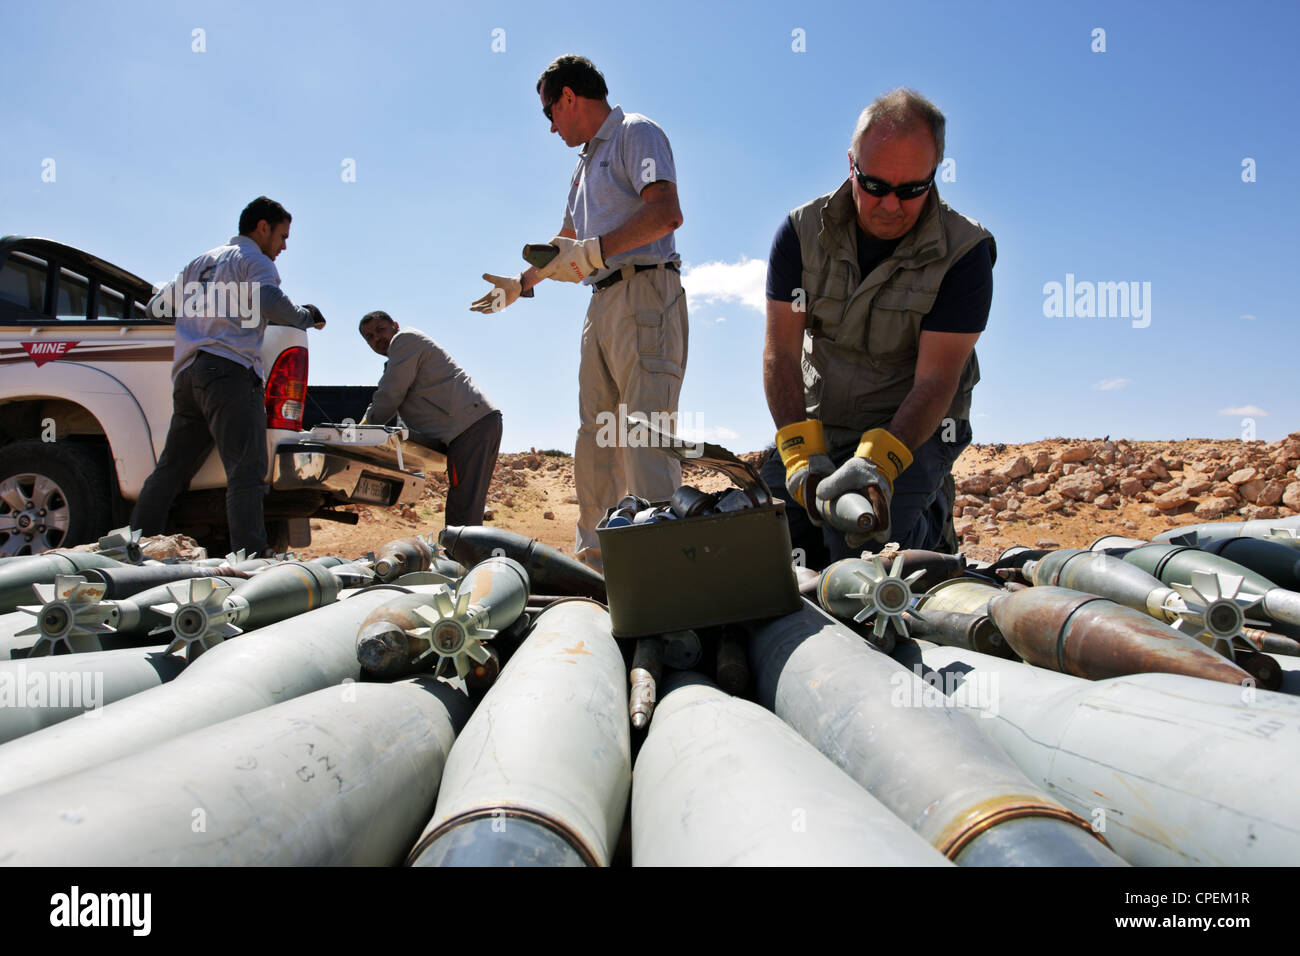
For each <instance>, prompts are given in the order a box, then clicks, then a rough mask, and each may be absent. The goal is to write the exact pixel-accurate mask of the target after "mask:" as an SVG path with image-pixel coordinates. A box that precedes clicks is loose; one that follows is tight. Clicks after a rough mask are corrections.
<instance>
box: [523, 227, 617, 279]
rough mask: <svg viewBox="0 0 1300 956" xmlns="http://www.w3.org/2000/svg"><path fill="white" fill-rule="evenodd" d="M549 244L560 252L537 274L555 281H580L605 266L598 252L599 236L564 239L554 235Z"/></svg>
mask: <svg viewBox="0 0 1300 956" xmlns="http://www.w3.org/2000/svg"><path fill="white" fill-rule="evenodd" d="M551 245H553V246H555V247H557V248H558V249H559V250H560V252H559V254H558V255H556V257H555V258H554V259H552V260H551V261H550V262H548V263H547V264H546V268H544V269H541V270H540V271H539V275H542V276H544V277H545V278H547V279H555V280H556V281H557V282H581V281H582V280H583V279H585V278H587V277H588V276H589V275H591V274H592V273H594V272H596V271H598V270H600V269H603V268H605V259H604V257H603V256H601V254H600V237H599V236H592V237H591V238H590V239H566V238H565V237H564V236H556V237H554V238H553V239H552V240H551Z"/></svg>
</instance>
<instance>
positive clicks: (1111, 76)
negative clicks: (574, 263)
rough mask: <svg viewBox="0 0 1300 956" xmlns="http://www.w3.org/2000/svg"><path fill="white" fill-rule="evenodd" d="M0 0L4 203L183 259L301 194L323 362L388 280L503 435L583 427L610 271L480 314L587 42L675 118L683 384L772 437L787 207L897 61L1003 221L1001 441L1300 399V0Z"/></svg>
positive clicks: (94, 239)
mask: <svg viewBox="0 0 1300 956" xmlns="http://www.w3.org/2000/svg"><path fill="white" fill-rule="evenodd" d="M3 22H4V25H5V26H4V30H3V35H2V36H0V52H2V53H3V58H4V62H5V64H6V67H7V72H8V75H9V76H10V77H11V84H10V95H9V96H7V97H5V98H4V101H3V105H0V119H2V120H3V129H4V130H5V141H6V142H5V148H4V150H3V151H0V232H13V233H21V234H28V235H44V236H48V237H50V238H54V239H58V240H60V241H63V242H67V243H71V244H73V245H77V246H81V247H83V248H85V249H88V250H90V251H92V252H95V253H97V254H99V255H101V256H103V257H104V258H107V259H109V260H110V261H113V262H116V263H118V264H119V265H122V266H123V267H125V268H127V269H130V270H131V271H133V272H136V273H138V274H140V275H142V276H144V277H145V278H148V279H151V280H153V281H155V282H160V281H162V280H164V279H166V278H168V277H170V276H171V275H172V274H173V273H175V272H176V271H177V270H178V269H179V268H180V267H182V266H183V265H184V264H185V263H186V262H187V261H188V260H189V259H191V258H193V257H194V256H196V255H198V254H199V253H200V252H202V251H204V250H206V249H208V248H210V247H212V246H215V245H218V244H220V243H221V242H223V241H224V240H225V239H227V238H228V237H229V236H230V235H232V234H233V233H234V232H235V231H236V229H235V223H236V220H237V218H238V214H239V210H240V209H241V208H242V207H243V205H244V204H245V203H247V202H248V200H249V199H251V198H252V197H254V196H256V195H258V194H259V193H265V194H266V195H269V196H272V197H274V198H276V199H278V200H280V201H281V202H283V203H284V205H285V206H286V207H287V208H288V209H289V210H290V211H291V212H292V213H293V216H294V221H293V229H292V234H291V237H290V241H289V247H288V249H287V250H286V252H285V253H283V254H282V255H281V257H280V258H279V260H278V263H277V264H278V266H279V267H280V272H281V275H282V277H283V288H284V290H285V291H286V292H287V293H288V294H289V295H290V296H291V297H292V298H293V299H295V300H296V301H300V302H301V301H310V302H314V303H316V304H317V305H319V306H320V308H321V309H322V310H323V312H324V313H325V315H326V317H327V318H328V319H329V320H330V325H329V327H328V328H327V329H326V330H325V332H324V333H321V334H319V335H315V337H314V338H313V339H312V351H311V381H312V382H314V383H318V384H361V383H368V382H373V381H375V380H376V379H377V378H378V375H379V373H380V369H381V366H382V359H381V358H380V357H379V356H376V355H374V354H373V353H371V352H369V350H367V349H366V348H365V346H364V344H363V343H362V341H361V339H360V337H359V336H358V335H357V333H356V322H357V320H358V319H359V318H360V316H361V315H362V314H363V313H365V312H367V311H369V310H371V309H377V308H378V309H385V310H387V311H388V312H390V313H392V314H393V316H394V317H395V318H396V319H397V320H398V321H399V322H400V323H402V324H405V325H413V326H416V327H418V328H421V329H423V330H425V331H426V332H428V333H429V334H431V335H432V336H433V337H434V338H436V339H437V340H438V341H439V342H440V343H441V344H443V345H444V346H445V347H446V348H447V349H448V350H449V351H450V352H451V353H452V354H453V355H454V356H455V357H456V358H457V360H458V361H460V363H461V364H462V365H463V366H464V367H465V368H466V370H467V371H468V372H469V373H470V375H472V376H473V377H474V379H475V380H476V381H477V382H478V383H479V384H480V385H481V386H482V387H483V388H484V390H485V391H486V392H487V393H488V395H489V396H490V397H491V398H492V400H493V401H494V402H495V403H496V404H497V405H498V406H499V407H500V408H501V409H502V410H503V413H504V416H505V436H504V440H503V448H504V449H505V450H519V449H521V448H527V447H529V446H535V447H538V448H551V447H558V448H565V449H571V448H572V446H573V436H574V432H575V430H576V427H577V368H578V339H579V333H580V330H581V323H582V314H583V311H584V309H585V307H586V300H587V298H588V296H589V293H587V292H586V291H585V290H584V289H581V288H578V287H576V286H571V285H559V284H556V283H546V284H544V285H543V286H542V287H541V288H539V290H538V294H537V297H536V298H535V299H533V300H521V301H520V302H519V303H517V304H516V305H514V306H512V307H511V308H510V309H508V310H506V311H505V312H503V313H500V314H498V315H495V316H479V315H476V314H474V313H471V312H469V311H468V306H469V303H470V302H471V301H472V300H473V299H474V298H476V297H477V296H479V295H480V294H482V292H483V291H485V284H484V283H483V282H482V281H481V280H480V278H479V276H480V275H481V273H483V272H497V273H505V272H511V273H513V272H514V271H517V270H518V269H519V268H521V267H522V260H521V259H520V258H519V251H520V248H521V246H522V245H523V244H524V243H525V242H541V241H545V240H546V238H547V237H549V236H551V235H552V234H554V232H556V231H557V230H558V228H559V224H560V219H561V215H562V211H563V203H564V197H565V194H566V190H567V184H568V177H569V175H570V173H571V172H572V169H573V163H574V161H575V151H574V150H570V149H569V148H567V147H565V146H564V144H563V143H562V142H561V141H560V140H559V138H558V137H556V136H554V135H552V134H551V133H550V132H549V131H548V124H547V123H546V121H545V120H544V119H543V117H542V115H541V111H540V107H539V103H538V99H537V96H536V93H535V92H534V89H533V88H534V84H535V82H536V79H537V75H538V73H539V72H540V71H541V70H542V68H543V67H545V66H546V64H547V63H548V62H549V61H550V60H551V59H553V58H554V57H555V56H557V55H559V54H561V53H566V52H577V53H582V54H584V55H586V56H589V57H591V58H592V59H593V60H594V61H595V63H596V65H597V66H598V67H599V68H600V69H601V70H602V71H603V72H604V74H605V77H606V79H607V81H608V83H609V86H610V91H611V92H610V101H611V103H616V104H621V105H622V106H623V107H624V108H625V109H627V110H629V111H636V112H641V113H645V114H646V115H648V116H650V117H651V118H653V119H654V120H655V121H657V122H658V123H659V124H660V125H661V126H662V127H663V128H664V129H665V131H666V132H667V134H668V136H669V139H670V141H671V143H672V146H673V151H674V154H675V159H676V162H677V172H678V181H679V194H680V197H681V205H682V210H683V213H684V218H685V223H684V226H683V228H682V229H681V230H680V231H679V232H678V233H677V248H678V251H679V252H680V254H681V255H682V258H683V260H684V261H685V264H686V266H687V270H686V276H685V284H686V287H687V291H688V293H689V294H690V296H691V300H690V301H691V338H690V359H689V364H688V368H687V373H686V380H685V385H684V387H683V389H682V395H681V410H682V411H684V412H690V413H691V416H692V423H693V424H694V425H695V426H697V427H699V428H702V429H704V435H705V436H706V437H710V438H712V439H714V440H720V441H721V442H722V443H723V444H725V445H727V446H728V447H731V448H733V450H737V451H746V450H751V449H757V448H760V447H762V446H764V445H765V444H766V443H768V442H770V441H771V437H772V422H771V419H770V417H769V415H768V412H767V406H766V402H765V400H764V397H763V391H762V382H761V350H762V341H763V315H762V311H761V309H762V286H763V276H764V265H763V263H765V261H766V256H767V252H768V248H769V245H770V243H771V239H772V235H773V233H774V231H775V229H776V227H777V226H778V224H779V223H780V221H781V219H782V217H783V216H784V215H785V214H786V213H787V212H788V210H789V209H791V208H792V207H794V206H796V205H799V204H801V203H803V202H805V201H806V200H808V199H811V198H813V197H814V196H817V195H819V194H821V193H825V192H828V191H830V190H831V189H833V188H835V187H836V186H837V185H838V184H839V183H840V182H842V180H843V177H844V174H845V156H844V154H845V149H846V147H847V144H848V139H849V135H850V133H851V131H852V128H853V125H854V121H855V120H856V117H857V114H858V112H859V111H860V110H861V109H862V107H863V106H865V105H866V104H867V103H868V102H870V100H871V99H872V98H873V97H874V96H876V95H877V94H879V93H881V92H883V91H885V90H888V89H891V88H893V87H895V86H899V85H907V86H912V87H914V88H916V89H918V90H920V91H921V92H923V93H925V94H926V95H927V96H929V97H930V98H931V99H933V100H934V101H935V102H936V103H937V104H938V105H939V107H940V108H941V109H943V110H944V112H945V113H946V114H947V117H948V135H947V140H948V144H947V156H948V157H949V158H951V159H952V160H953V163H952V164H951V165H950V167H949V180H950V181H945V182H941V183H940V187H941V192H942V195H943V197H944V198H945V199H946V200H947V201H948V202H949V203H951V204H952V205H953V206H954V207H955V208H956V209H958V210H959V211H961V212H963V213H965V214H967V215H969V216H972V217H973V218H976V219H978V220H980V221H981V222H982V223H983V224H984V225H986V226H987V227H989V228H990V229H991V230H992V231H993V233H994V234H995V236H996V237H997V242H998V253H999V255H998V262H997V266H996V268H995V270H994V283H995V291H994V297H993V308H992V313H991V316H990V320H989V326H988V330H987V332H986V333H985V334H984V336H983V337H982V338H981V340H980V343H979V346H978V351H979V355H980V363H981V367H982V369H983V381H982V382H981V384H980V385H979V386H978V387H977V389H976V391H975V401H974V410H973V415H974V421H973V425H974V429H975V437H976V441H983V442H994V441H1006V442H1012V441H1026V440H1032V439H1038V438H1044V437H1052V436H1056V435H1065V436H1078V437H1094V436H1101V435H1105V434H1109V435H1111V436H1112V437H1129V438H1137V439H1161V438H1164V439H1181V438H1185V437H1210V438H1236V437H1242V436H1243V433H1244V431H1245V430H1247V429H1249V428H1250V427H1252V426H1251V425H1246V426H1243V420H1245V419H1249V420H1250V421H1251V423H1253V428H1254V434H1255V437H1258V438H1261V439H1266V440H1275V439H1277V438H1280V437H1282V436H1284V435H1285V434H1287V433H1288V432H1290V431H1294V430H1296V429H1300V399H1298V398H1297V390H1296V387H1295V385H1296V372H1295V367H1296V355H1297V351H1298V349H1297V345H1298V344H1300V332H1297V320H1300V307H1298V306H1297V304H1296V303H1297V296H1296V292H1295V290H1294V286H1295V283H1296V277H1297V274H1298V273H1300V270H1298V269H1297V265H1296V263H1297V261H1300V240H1298V239H1297V233H1296V230H1295V224H1296V221H1297V215H1298V214H1300V180H1298V178H1297V174H1296V172H1295V168H1294V167H1295V162H1296V158H1297V157H1298V156H1300V132H1298V130H1297V124H1296V122H1295V115H1296V102H1297V98H1298V97H1297V93H1300V79H1298V77H1300V71H1297V70H1296V68H1295V54H1294V39H1295V36H1296V35H1297V32H1298V28H1300V5H1298V4H1296V3H1294V2H1264V3H1256V4H1250V5H1247V6H1242V5H1239V4H1238V5H1229V4H1227V3H1174V2H1159V3H1143V4H1131V3H1071V4H1068V5H1067V4H1046V3H1009V2H996V0H994V2H989V3H979V4H974V3H924V2H918V3H911V4H908V5H906V6H902V5H900V6H895V7H889V6H881V5H868V4H858V3H854V4H848V3H816V2H801V3H798V4H793V3H784V2H782V3H756V4H702V3H689V4H688V3H657V4H653V5H641V4H636V5H613V4H611V5H607V6H604V7H601V6H598V5H590V6H577V7H575V6H573V5H567V6H566V5H560V6H555V5H550V6H543V5H539V4H523V3H505V4H491V3H479V4H473V5H469V4H464V5H460V4H455V5H453V4H436V5H434V4H418V5H417V4H403V3H384V2H370V3H364V4H359V3H312V4H306V3H296V2H284V3H276V4H266V3H262V4H252V3H242V2H226V3H223V4H220V5H208V4H204V5H199V4H176V3H148V2H139V3H132V2H122V3H114V4H111V5H110V4H99V3H90V2H85V3H70V2H69V3H59V2H53V3H47V4H40V5H36V4H27V5H22V6H18V5H9V6H8V7H7V9H6V10H5V12H4V14H3ZM196 30H200V31H202V33H201V34H200V35H199V37H201V40H202V46H204V50H203V52H196V51H195V49H194V48H195V47H196V46H197V45H200V44H199V42H198V39H196V34H195V32H194V31H196ZM497 30H500V31H504V33H503V34H502V33H497V34H495V40H496V46H497V47H500V46H501V45H502V43H501V41H502V40H504V50H503V51H501V52H494V50H493V45H494V31H497ZM1097 30H1103V31H1104V44H1105V49H1104V52H1095V51H1094V47H1096V46H1099V42H1098V40H1099V39H1102V37H1101V36H1100V35H1098V34H1096V33H1095V31H1097ZM795 31H802V33H801V34H796V32H795ZM800 37H801V38H802V42H803V46H804V50H803V51H802V52H798V51H796V50H795V49H794V47H796V46H798V45H799V43H798V42H797V41H798V40H799V39H800ZM14 78H21V80H18V81H15V80H14ZM48 159H53V160H54V162H55V166H54V169H55V180H54V182H44V181H42V171H43V170H44V169H45V168H46V166H45V165H43V164H45V161H46V160H48ZM349 160H351V161H353V162H354V164H355V181H354V182H345V181H344V176H343V171H344V168H345V164H346V163H347V161H349ZM1247 160H1251V161H1253V163H1247ZM1243 163H1247V166H1250V167H1252V168H1253V173H1254V181H1244V180H1243V174H1248V173H1249V170H1248V169H1247V168H1246V167H1244V166H1243ZM954 177H955V178H954ZM1247 178H1249V175H1247ZM755 260H756V261H755ZM1067 275H1071V276H1073V277H1074V279H1073V281H1074V283H1075V284H1076V285H1077V284H1079V283H1084V282H1092V283H1101V282H1108V283H1111V282H1123V283H1137V284H1138V285H1137V286H1136V288H1137V289H1138V290H1145V289H1149V290H1150V291H1149V300H1148V298H1147V296H1145V295H1144V296H1143V299H1142V302H1143V305H1144V307H1146V308H1148V310H1149V311H1148V312H1147V314H1146V316H1145V317H1135V316H1133V315H1129V316H1111V317H1100V316H1098V317H1073V318H1067V317H1064V316H1059V317H1057V316H1048V315H1046V314H1045V302H1046V301H1047V299H1048V298H1049V296H1048V294H1046V293H1045V291H1044V289H1045V287H1046V286H1048V284H1049V283H1052V282H1058V283H1061V284H1062V285H1064V284H1065V283H1066V282H1067ZM1146 283H1149V286H1147V285H1145V284H1146ZM1049 311H1050V310H1049ZM1130 311H1132V305H1131V306H1130ZM1247 437H1249V436H1248V435H1247Z"/></svg>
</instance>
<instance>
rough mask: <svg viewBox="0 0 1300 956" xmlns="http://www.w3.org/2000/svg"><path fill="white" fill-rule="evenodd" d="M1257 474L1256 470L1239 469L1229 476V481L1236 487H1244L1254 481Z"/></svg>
mask: <svg viewBox="0 0 1300 956" xmlns="http://www.w3.org/2000/svg"><path fill="white" fill-rule="evenodd" d="M1256 474H1257V472H1256V471H1255V469H1254V468H1239V469H1237V470H1236V471H1234V472H1233V473H1232V474H1230V475H1229V476H1228V481H1229V482H1230V483H1232V484H1234V485H1244V484H1245V483H1246V482H1248V481H1252V480H1254V478H1255V476H1256Z"/></svg>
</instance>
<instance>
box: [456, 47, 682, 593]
mask: <svg viewBox="0 0 1300 956" xmlns="http://www.w3.org/2000/svg"><path fill="white" fill-rule="evenodd" d="M537 92H538V95H539V96H540V97H541V102H542V112H543V113H544V114H545V115H546V118H547V119H548V120H550V122H551V132H553V133H556V134H558V135H559V136H560V138H561V139H563V140H564V142H565V144H566V145H568V146H581V147H582V151H581V153H580V154H579V157H578V166H577V169H576V170H575V171H574V174H573V180H572V182H571V184H570V187H569V197H568V202H567V203H566V205H565V210H564V225H563V228H561V230H560V232H559V235H557V236H555V237H554V238H553V239H551V243H552V244H553V245H555V246H558V247H559V250H560V252H559V255H557V256H556V257H555V258H554V259H553V260H552V261H551V262H550V263H548V264H547V265H546V266H545V267H544V268H541V269H537V268H535V267H530V268H528V269H527V270H525V271H524V272H522V273H521V274H519V275H518V276H513V277H511V276H496V275H491V274H486V273H485V274H484V276H483V278H484V279H486V280H487V281H488V282H491V283H492V285H493V288H492V290H491V291H489V292H488V293H487V294H486V295H484V296H483V297H481V298H480V299H478V300H477V301H475V303H474V304H473V305H472V306H471V308H472V309H473V310H474V311H476V312H496V311H499V310H500V309H503V308H505V307H506V306H508V305H510V304H511V303H512V302H514V301H515V299H517V298H519V296H520V295H524V296H529V295H531V294H532V288H533V286H535V285H537V283H539V282H540V281H541V280H542V279H555V280H557V281H560V282H581V283H584V284H585V285H588V286H590V287H591V291H592V296H591V303H590V305H589V306H588V307H587V316H586V320H585V322H584V323H583V327H582V358H581V364H580V366H579V370H578V414H579V428H578V441H577V447H576V449H575V451H574V463H573V471H574V483H575V485H576V486H577V493H578V530H577V536H576V543H575V551H576V553H577V555H578V557H579V558H581V559H582V560H584V561H586V562H587V563H588V564H590V565H592V566H593V567H595V568H597V569H600V568H602V561H601V557H600V543H599V540H598V539H597V537H596V530H595V529H596V524H597V522H598V521H599V520H600V518H601V515H602V514H603V513H604V511H605V509H606V508H607V507H609V506H610V505H612V504H614V503H615V502H617V501H618V499H619V498H621V497H622V496H623V495H625V494H627V493H629V492H631V493H634V494H638V495H641V496H643V497H646V498H650V499H651V500H655V499H665V498H668V497H670V496H671V495H672V493H673V491H674V490H676V488H677V486H678V485H679V484H681V468H680V467H679V465H678V463H677V460H676V459H675V458H673V457H671V456H670V455H667V454H665V453H664V452H662V451H660V450H659V449H657V448H629V447H622V448H620V447H616V446H615V443H614V442H611V441H607V440H605V439H606V437H607V436H609V435H611V434H613V435H624V434H626V430H625V429H623V428H621V427H619V426H618V424H617V423H618V417H617V416H619V415H620V414H631V413H635V412H640V413H642V414H644V415H646V416H649V417H651V418H652V419H653V418H654V416H655V415H656V413H658V414H660V415H665V414H666V415H673V416H675V415H676V412H677V397H678V394H679V393H680V391H681V386H682V376H683V375H684V374H685V371H686V351H687V316H686V296H685V294H684V293H683V292H682V284H681V278H680V275H679V272H680V263H681V259H680V257H679V256H678V255H677V251H676V248H675V246H674V244H673V232H674V230H676V229H677V228H678V227H680V226H681V224H682V211H681V207H680V206H679V205H678V201H677V184H676V180H677V172H676V168H675V166H674V164H673V154H672V148H671V147H670V146H669V144H668V137H667V136H665V135H664V132H663V130H662V129H660V128H659V126H658V125H656V124H655V123H654V122H653V121H652V120H650V119H648V118H647V117H645V116H642V115H641V114H639V113H624V112H623V110H622V109H621V108H620V107H618V106H614V107H611V106H610V105H609V101H608V99H607V98H606V97H607V96H608V88H607V87H606V85H605V78H604V77H603V76H602V75H601V74H600V72H599V71H598V70H597V69H596V67H595V66H594V65H593V64H592V62H591V61H590V60H588V59H587V58H586V57H580V56H573V55H566V56H562V57H560V58H559V59H557V60H555V61H554V62H553V63H551V65H550V66H548V67H547V68H546V69H545V70H544V71H543V72H542V75H541V77H540V78H539V79H538V81H537ZM611 426H613V427H611ZM598 439H600V440H598Z"/></svg>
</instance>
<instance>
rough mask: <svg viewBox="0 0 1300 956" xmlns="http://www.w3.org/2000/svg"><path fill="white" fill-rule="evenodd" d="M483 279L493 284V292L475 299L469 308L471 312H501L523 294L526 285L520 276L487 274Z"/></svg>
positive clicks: (484, 274)
mask: <svg viewBox="0 0 1300 956" xmlns="http://www.w3.org/2000/svg"><path fill="white" fill-rule="evenodd" d="M483 278H484V280H486V281H488V282H491V283H492V291H491V292H489V293H487V295H483V296H480V297H479V298H477V299H475V300H474V301H473V303H472V304H471V305H470V307H469V308H470V311H471V312H488V313H491V312H500V311H501V310H502V309H504V308H505V307H506V306H508V305H510V304H511V303H512V302H514V301H515V299H517V298H519V296H520V295H522V294H523V291H524V285H523V283H522V282H520V281H519V276H494V275H492V274H491V273H490V272H485V273H483ZM530 294H531V293H530Z"/></svg>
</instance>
